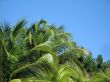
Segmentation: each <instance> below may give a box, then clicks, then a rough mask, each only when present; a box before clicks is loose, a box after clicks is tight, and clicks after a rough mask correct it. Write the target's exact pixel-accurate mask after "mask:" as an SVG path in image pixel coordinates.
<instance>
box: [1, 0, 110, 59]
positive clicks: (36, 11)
mask: <svg viewBox="0 0 110 82" xmlns="http://www.w3.org/2000/svg"><path fill="white" fill-rule="evenodd" d="M22 17H23V18H26V19H27V20H28V21H29V22H30V23H32V22H35V21H38V20H39V19H41V18H44V19H45V20H47V21H48V22H49V24H56V25H64V26H65V30H66V31H67V32H70V33H72V35H73V38H74V40H75V41H76V42H77V43H78V44H79V45H81V46H84V47H85V48H87V49H88V50H90V51H92V53H93V57H97V54H100V53H101V54H102V55H103V57H104V60H108V59H110V0H0V21H8V22H9V23H11V24H15V23H16V22H17V20H19V19H20V18H22Z"/></svg>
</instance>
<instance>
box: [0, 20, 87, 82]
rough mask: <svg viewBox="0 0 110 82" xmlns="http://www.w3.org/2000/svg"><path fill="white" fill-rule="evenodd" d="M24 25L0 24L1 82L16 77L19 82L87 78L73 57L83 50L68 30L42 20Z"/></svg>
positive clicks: (82, 80) (22, 21)
mask: <svg viewBox="0 0 110 82" xmlns="http://www.w3.org/2000/svg"><path fill="white" fill-rule="evenodd" d="M25 24H26V22H25V20H21V21H19V22H18V23H17V24H16V25H15V26H14V27H11V26H9V25H6V24H4V25H0V53H1V54H0V59H1V62H0V77H1V82H8V81H9V80H11V79H15V80H12V81H11V82H13V81H16V79H17V78H18V79H17V80H18V82H20V79H21V80H26V81H28V80H29V81H30V80H36V81H37V82H43V81H45V82H46V81H47V82H65V81H66V82H67V81H68V82H69V81H71V82H72V81H73V82H74V81H76V82H77V81H81V82H84V81H85V77H84V76H83V75H84V73H83V72H82V70H83V68H81V64H80V63H79V62H78V61H77V60H76V59H75V58H74V56H75V57H76V58H77V57H79V56H80V55H82V54H83V50H82V49H80V48H78V47H77V46H76V45H75V43H74V42H72V41H71V35H70V34H69V33H66V32H64V30H63V29H62V27H56V26H54V25H47V22H46V21H45V20H42V19H41V20H40V21H39V22H37V23H34V24H32V25H31V26H30V27H29V28H26V27H25ZM71 53H73V54H71ZM66 57H67V58H66ZM79 77H80V78H79ZM26 81H24V82H26Z"/></svg>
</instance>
